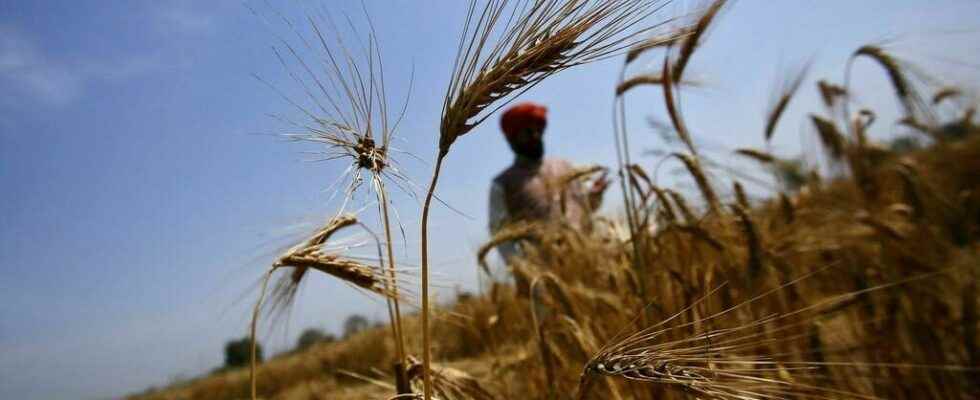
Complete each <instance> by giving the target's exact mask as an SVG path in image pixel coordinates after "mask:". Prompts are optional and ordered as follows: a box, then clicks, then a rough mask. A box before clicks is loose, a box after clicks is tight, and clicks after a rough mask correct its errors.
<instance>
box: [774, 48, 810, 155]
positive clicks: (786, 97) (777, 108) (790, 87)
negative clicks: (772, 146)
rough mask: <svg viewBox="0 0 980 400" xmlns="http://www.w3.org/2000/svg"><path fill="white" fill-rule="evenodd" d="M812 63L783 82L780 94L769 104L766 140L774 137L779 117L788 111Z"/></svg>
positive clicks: (779, 90)
mask: <svg viewBox="0 0 980 400" xmlns="http://www.w3.org/2000/svg"><path fill="white" fill-rule="evenodd" d="M810 65H811V63H807V64H805V65H804V66H803V67H802V68H800V70H799V71H798V72H796V73H795V74H794V75H792V77H791V78H788V79H787V80H786V81H784V82H782V83H781V87H780V88H779V89H777V91H776V93H778V96H777V97H776V100H775V101H773V102H772V104H771V105H770V106H769V111H768V112H766V127H765V130H764V136H765V138H766V141H769V140H770V139H772V135H773V134H774V133H775V132H776V124H777V123H778V122H779V117H781V116H782V115H783V112H785V111H786V107H788V106H789V101H790V100H792V99H793V95H795V94H796V91H797V90H798V89H799V88H800V85H802V84H803V80H804V79H806V74H807V72H808V71H809V69H810Z"/></svg>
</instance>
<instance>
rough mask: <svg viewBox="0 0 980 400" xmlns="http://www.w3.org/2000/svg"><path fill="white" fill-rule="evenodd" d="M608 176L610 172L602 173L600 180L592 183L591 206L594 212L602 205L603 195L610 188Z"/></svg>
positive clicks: (590, 189)
mask: <svg viewBox="0 0 980 400" xmlns="http://www.w3.org/2000/svg"><path fill="white" fill-rule="evenodd" d="M608 175H609V171H602V175H599V178H597V179H596V180H595V181H594V182H592V187H590V188H589V206H590V207H591V208H592V210H593V211H595V210H597V209H599V206H601V205H602V195H603V194H604V193H605V192H606V189H608V188H609V178H607V176H608Z"/></svg>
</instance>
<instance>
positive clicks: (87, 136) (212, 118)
mask: <svg viewBox="0 0 980 400" xmlns="http://www.w3.org/2000/svg"><path fill="white" fill-rule="evenodd" d="M251 3H254V4H256V7H257V8H259V9H264V10H268V9H267V8H263V7H264V6H262V2H260V1H255V2H251ZM272 3H273V8H275V9H278V10H282V11H284V12H285V13H286V14H290V15H295V14H297V13H301V12H302V9H303V7H304V6H303V5H304V4H309V3H310V2H301V1H273V2H272ZM365 3H366V8H367V9H368V11H369V13H370V15H371V16H372V19H373V21H374V24H375V26H376V28H377V33H378V35H379V41H380V42H381V45H382V46H383V49H382V51H383V55H384V57H385V67H386V68H385V74H386V79H387V83H388V85H389V91H390V92H391V93H392V97H393V99H392V102H393V103H396V104H401V102H402V98H403V97H402V96H403V95H404V94H405V89H406V88H407V86H408V81H409V76H410V73H411V71H412V69H413V68H414V74H415V83H414V93H413V96H412V97H411V100H410V101H409V103H408V111H407V116H406V119H405V121H404V123H403V124H402V126H401V128H400V130H399V132H398V137H399V138H400V142H399V143H398V145H399V146H400V147H402V148H403V149H405V150H407V151H409V152H412V153H414V154H415V155H417V156H418V157H420V158H422V159H424V160H431V159H432V156H433V155H434V149H435V145H436V141H437V127H438V117H439V110H440V107H441V101H442V94H443V92H444V90H445V85H446V84H447V81H448V76H449V72H450V68H451V65H452V57H453V54H454V51H455V46H456V37H457V34H458V32H459V28H460V25H461V23H462V18H463V16H464V12H465V9H464V7H465V4H464V3H465V2H462V1H455V0H445V1H424V2H423V1H402V0H366V1H365ZM675 3H676V5H675V6H673V7H669V8H668V9H667V11H668V14H669V13H680V12H682V11H684V10H690V9H692V3H690V2H684V1H680V0H678V1H675ZM323 4H325V5H326V7H327V8H329V9H330V10H331V12H332V13H336V14H337V15H342V13H344V12H347V13H349V14H350V15H351V16H352V20H353V21H354V23H355V25H360V26H361V28H362V29H363V22H364V20H363V18H362V14H361V12H360V7H359V5H358V4H357V3H356V2H347V1H326V0H325V1H324V2H323ZM267 15H268V14H267ZM977 15H980V3H978V2H975V1H970V0H943V1H929V2H926V1H911V0H868V1H861V2H854V1H844V0H825V1H815V0H809V1H803V0H800V1H763V0H742V1H736V2H735V4H734V6H733V7H732V8H730V9H729V10H728V11H727V12H726V13H725V14H724V15H723V18H722V19H721V20H720V21H719V24H718V25H717V26H716V27H715V29H714V30H713V31H712V32H711V36H710V38H709V40H708V42H707V44H706V45H705V47H704V49H703V51H702V52H699V53H698V54H697V55H696V56H695V58H694V60H693V62H692V64H691V66H690V69H689V73H690V76H691V77H692V78H694V79H696V80H698V81H699V82H701V83H702V86H701V87H700V88H697V89H691V90H688V91H687V92H685V96H684V112H685V115H686V116H687V118H688V120H689V124H690V125H691V126H692V129H693V132H694V135H695V137H696V138H697V140H698V141H700V142H702V143H704V145H705V146H706V148H713V149H715V150H716V151H718V152H719V153H720V154H723V153H725V152H726V151H727V150H726V149H728V150H730V149H734V148H737V147H745V146H753V147H761V146H763V141H762V133H761V131H762V126H763V117H764V113H765V108H766V105H767V104H768V102H769V99H770V97H771V94H772V92H773V87H774V85H775V82H776V81H777V80H778V79H780V78H781V77H784V76H785V74H786V72H787V71H788V70H790V69H792V68H793V67H795V66H798V65H799V64H800V63H801V62H803V61H805V60H808V59H813V60H814V61H813V67H812V69H811V74H810V77H811V79H810V80H809V81H808V83H807V84H806V85H805V86H804V88H803V90H802V95H801V96H800V97H799V98H797V99H795V100H794V102H793V103H792V105H791V108H790V111H789V112H788V113H787V115H786V116H785V118H784V119H783V124H782V125H781V126H780V129H779V130H778V132H777V133H776V138H775V141H774V144H773V148H774V149H775V150H776V151H777V152H779V153H780V154H785V155H795V154H799V153H800V152H801V151H806V152H811V153H812V151H813V146H812V145H813V143H815V142H814V140H813V139H812V136H808V135H810V134H809V133H807V132H808V131H807V128H806V126H805V122H806V121H805V120H804V118H803V117H804V116H805V112H809V111H816V110H820V109H821V108H820V107H819V105H818V100H817V97H816V95H815V90H814V89H813V85H812V84H810V82H813V81H814V79H816V78H829V79H831V80H833V81H838V82H839V81H841V80H842V77H843V70H844V65H845V62H846V59H847V55H848V54H849V53H850V52H851V51H853V50H854V49H855V48H857V47H858V46H860V45H862V44H865V43H869V42H878V41H881V40H884V39H897V40H896V41H895V42H894V43H893V45H892V46H891V47H890V48H892V49H894V50H895V51H896V53H897V54H899V55H902V56H904V57H905V58H906V59H908V60H911V61H914V62H916V63H918V64H919V65H922V66H924V67H925V68H926V69H927V70H932V71H941V72H942V73H943V79H946V80H950V81H965V82H968V83H975V82H977V79H976V78H977V75H978V68H980V67H978V66H980V52H978V50H980V48H978V47H980V46H978V45H977V43H980V42H978V41H977V40H976V39H977V23H976V22H975V21H976V16H977ZM283 32H284V30H283V26H282V25H281V24H275V23H274V24H272V26H271V27H269V26H266V25H265V24H264V23H263V21H262V19H261V18H259V17H257V16H255V15H253V14H252V13H251V12H250V11H249V10H248V8H247V7H245V6H244V5H243V2H242V1H238V0H227V1H208V2H201V1H191V0H171V1H149V0H145V1H111V2H110V1H91V0H84V1H83V0H70V1H69V0H63V1H56V0H46V1H27V0H23V1H15V0H0V93H2V94H3V95H2V96H0V188H2V190H0V398H9V399H77V398H82V399H96V398H107V397H108V398H111V397H115V396H121V395H123V394H125V393H129V392H134V391H139V390H141V389H143V388H146V387H148V386H150V385H162V384H165V383H166V382H168V381H169V380H172V379H175V378H178V377H190V376H194V375H196V374H199V373H202V372H205V371H207V370H210V369H213V368H215V367H218V366H219V365H220V364H221V362H222V356H223V355H222V348H223V344H224V343H225V342H226V341H227V340H229V339H233V338H237V337H241V336H243V335H244V334H245V332H246V326H247V321H248V311H247V308H248V307H249V305H250V304H251V302H252V301H253V300H254V298H255V296H256V292H255V291H254V284H255V282H256V280H257V279H258V277H259V276H260V274H261V273H262V271H263V268H265V267H266V266H267V265H268V264H269V262H270V260H271V259H272V257H273V255H274V254H275V253H276V252H277V251H279V250H280V249H281V248H282V246H284V245H286V244H289V243H290V242H291V241H295V240H298V239H300V238H301V235H302V234H303V233H304V232H307V231H309V230H310V229H312V228H313V226H314V224H316V223H319V222H321V221H322V220H323V219H325V218H326V216H327V215H328V214H329V213H331V212H332V211H333V210H335V205H334V204H328V202H327V200H328V197H329V196H328V193H325V192H324V189H325V188H326V187H327V186H329V184H330V182H332V180H333V178H335V177H336V176H337V174H339V173H340V172H341V171H342V170H343V169H344V168H345V167H346V165H342V164H340V163H309V162H305V161H304V159H305V158H304V157H305V156H304V154H303V153H302V152H303V151H305V150H310V147H308V146H302V145H297V144H291V143H284V142H283V141H282V140H280V139H277V138H276V137H274V136H270V135H256V134H255V133H275V132H282V131H283V126H282V125H281V124H279V123H278V122H276V120H275V119H273V118H271V117H269V116H268V114H270V113H280V114H287V115H290V114H291V113H292V114H293V115H295V112H294V111H293V110H292V109H290V107H289V105H288V104H287V103H285V102H284V101H282V100H281V99H280V98H279V97H278V96H277V95H276V94H275V93H274V92H273V91H272V90H270V89H269V88H268V87H266V86H264V85H262V84H261V83H260V82H258V81H257V80H256V79H254V78H253V77H252V74H255V75H258V76H260V77H262V78H263V79H265V80H267V81H269V82H270V83H272V85H273V86H275V87H277V88H280V89H281V90H283V91H284V92H286V93H287V94H288V95H290V96H298V95H299V94H298V93H299V92H298V90H297V88H296V87H295V84H293V83H292V82H291V81H290V80H289V79H288V77H287V76H286V74H285V73H284V71H283V69H282V68H281V66H280V65H279V63H278V61H276V59H275V56H274V55H273V53H272V51H271V46H272V45H275V44H276V40H275V34H276V33H280V34H281V33H283ZM656 60H657V59H654V58H651V59H649V60H648V61H649V62H648V63H646V65H639V67H638V68H635V69H634V71H643V70H644V67H649V68H650V69H651V70H652V69H654V68H655V64H656ZM620 62H621V61H620V60H613V61H610V62H605V63H600V64H595V65H591V66H585V67H580V68H578V69H575V70H570V71H566V72H564V73H562V74H560V75H559V76H556V77H554V78H553V79H550V80H549V81H547V82H546V83H544V84H542V85H540V86H539V87H537V88H535V89H534V90H532V91H530V92H528V93H527V94H526V95H525V96H524V97H523V99H527V100H535V101H539V102H543V103H546V104H547V105H548V106H549V107H550V118H551V119H550V122H549V129H548V132H547V135H546V143H547V152H548V153H549V154H551V155H554V156H561V157H566V158H569V159H572V160H574V161H576V162H579V163H603V164H606V165H612V164H614V155H613V154H614V153H613V148H612V144H611V134H610V126H611V123H610V118H611V117H610V114H611V104H612V97H611V92H612V88H613V86H614V85H615V80H616V76H617V70H618V66H619V63H620ZM854 80H855V83H854V87H855V88H856V90H857V91H858V92H859V93H860V95H861V96H862V97H860V100H861V101H862V102H864V103H867V104H871V105H874V106H875V107H876V109H878V110H880V112H879V117H880V118H879V121H883V122H880V123H879V124H878V125H876V127H875V132H874V135H875V136H876V137H879V138H883V137H888V136H891V135H894V134H895V132H896V131H897V130H898V128H896V127H895V126H894V125H893V124H892V123H891V122H890V121H892V120H894V117H895V115H896V114H895V109H896V104H895V101H894V100H893V98H892V97H891V96H890V95H889V94H888V93H889V92H890V88H889V87H888V84H887V80H886V79H885V77H884V75H883V74H882V73H881V71H880V70H879V69H878V68H877V66H875V65H872V64H871V63H868V62H867V61H863V62H859V63H858V64H857V66H856V69H855V79H854ZM657 96H658V92H657V91H655V90H652V89H648V90H646V91H645V92H641V93H640V94H637V95H631V96H630V97H629V102H630V103H629V104H630V107H629V115H630V117H629V120H630V127H631V132H632V134H633V142H634V148H635V149H636V152H637V155H636V156H637V157H639V158H638V160H640V161H641V162H643V163H646V164H647V165H651V166H652V165H653V163H654V162H655V161H656V160H655V159H653V158H649V157H647V158H642V157H640V156H639V153H640V152H641V151H642V150H645V149H652V148H657V147H658V146H662V145H663V144H662V142H661V141H660V140H659V139H657V136H656V135H655V134H654V133H652V132H651V130H650V129H649V128H647V127H646V123H645V121H646V118H647V117H648V116H654V117H657V118H661V117H662V116H663V113H662V111H661V107H662V103H661V102H660V101H659V97H657ZM885 121H887V122H885ZM801 138H802V139H801ZM801 143H802V144H801ZM510 158H511V155H510V153H509V150H508V148H507V147H506V145H505V143H504V141H503V140H502V138H501V137H500V134H499V132H498V129H497V121H496V118H492V119H490V120H488V122H487V123H486V124H484V125H483V126H481V127H479V128H478V129H476V130H475V131H473V132H472V133H470V134H469V135H467V136H465V137H464V138H462V139H461V140H460V141H459V142H458V143H457V144H456V145H455V147H454V149H453V153H452V155H451V156H450V157H449V159H448V161H447V163H448V164H447V167H446V168H447V170H446V171H445V174H444V175H443V178H442V180H441V182H440V190H439V193H440V195H441V197H442V198H443V199H445V200H446V201H447V202H448V203H450V204H451V205H452V206H454V207H455V208H457V209H458V210H460V211H461V213H462V214H465V216H464V215H460V214H456V213H453V212H450V211H448V210H446V209H445V208H440V209H439V210H437V211H436V212H435V214H434V215H433V221H432V230H433V239H432V242H433V253H434V256H435V260H436V264H437V270H438V272H439V273H440V280H441V281H442V282H444V283H445V285H446V286H448V287H452V286H454V285H460V286H461V287H463V288H468V289H470V290H476V287H477V284H476V282H477V278H476V268H475V265H476V264H475V261H474V258H473V253H474V249H475V248H476V247H477V246H479V244H480V243H481V242H482V241H483V240H484V239H485V238H486V237H487V234H486V206H487V205H486V199H487V187H488V182H489V180H490V179H491V178H492V177H493V175H494V174H495V173H496V172H497V171H499V170H500V169H502V168H504V167H506V166H507V165H508V163H509V162H510ZM402 163H403V164H404V166H405V169H406V172H407V174H408V175H409V176H410V177H412V178H413V179H414V180H415V181H416V182H420V183H421V182H425V181H426V179H427V177H428V173H429V172H430V166H429V165H428V164H427V163H423V162H417V161H413V160H412V159H410V158H403V160H402ZM663 170H664V171H663V172H661V174H660V176H661V179H664V180H670V179H673V178H672V177H671V176H670V174H669V173H668V172H666V171H668V170H669V168H664V169H663ZM679 184H685V182H683V179H682V182H679ZM618 196H619V194H618V193H616V192H610V193H609V195H608V196H607V199H609V201H608V202H607V207H606V210H608V211H609V212H614V211H615V209H616V201H615V200H616V198H618ZM396 200H397V201H398V202H399V204H400V206H399V212H400V215H401V219H402V221H403V224H404V226H405V229H406V232H407V243H406V244H407V245H406V246H403V247H402V251H401V252H400V254H401V258H402V259H405V260H407V261H408V262H409V263H412V262H414V261H415V260H417V258H418V256H417V253H418V250H417V244H418V240H417V237H418V234H417V231H418V224H417V220H418V214H419V213H418V209H417V207H416V206H415V204H414V203H413V201H412V200H411V199H409V198H407V197H405V196H398V197H396ZM364 218H366V219H367V220H368V222H373V218H374V216H373V214H371V213H365V214H364ZM406 253H407V254H406ZM316 278H317V279H314V280H312V281H311V282H310V284H309V285H307V286H306V287H304V289H303V292H302V294H301V296H300V298H299V299H298V304H297V308H296V309H295V311H294V312H293V314H292V315H291V317H290V319H289V329H279V330H276V331H273V332H271V333H266V334H265V335H264V341H265V342H266V345H267V346H269V347H270V348H271V350H273V351H281V350H284V349H287V348H289V347H291V346H292V344H293V343H294V342H295V339H296V336H297V335H298V334H299V333H300V332H301V331H302V329H304V328H307V327H320V328H323V329H327V330H331V331H335V332H336V331H338V330H339V326H340V324H341V322H342V321H343V319H344V318H345V317H346V316H347V315H350V314H352V313H361V314H364V315H367V316H368V317H370V318H373V319H375V320H381V319H382V318H383V317H384V316H385V314H384V312H383V307H382V304H380V303H379V302H378V301H377V300H374V299H372V298H371V297H369V296H366V295H364V294H362V293H359V292H357V291H354V290H352V289H350V288H348V287H347V286H345V285H344V284H341V283H338V282H334V281H331V280H329V279H324V278H321V277H316Z"/></svg>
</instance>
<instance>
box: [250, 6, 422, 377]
mask: <svg viewBox="0 0 980 400" xmlns="http://www.w3.org/2000/svg"><path fill="white" fill-rule="evenodd" d="M252 11H253V13H255V14H256V15H257V16H260V17H261V16H262V15H261V13H259V12H257V11H256V10H254V9H253V10H252ZM272 12H273V14H274V15H275V16H276V17H278V18H279V19H280V20H281V23H282V24H283V25H285V26H286V27H288V29H289V31H290V33H291V34H292V37H293V38H292V40H287V38H286V37H283V36H278V35H277V39H278V42H279V46H277V47H274V48H273V51H274V52H275V55H276V57H277V59H278V60H279V62H280V63H281V64H282V66H283V68H284V69H285V70H286V72H287V74H288V75H289V77H290V78H291V79H292V80H293V82H294V83H295V84H297V86H299V87H300V88H302V93H303V94H304V98H303V99H302V100H300V99H291V98H288V97H287V96H285V95H284V94H283V93H282V92H281V91H279V90H278V89H276V88H275V87H273V86H272V85H269V86H270V87H271V88H272V89H273V90H275V91H276V92H277V93H278V94H279V95H280V96H281V97H283V98H284V99H285V100H286V101H287V102H288V103H289V104H291V105H292V106H293V107H294V108H296V109H297V110H298V111H299V112H300V113H301V114H302V115H303V116H304V117H305V120H304V121H293V120H290V119H287V118H280V119H281V120H282V121H284V122H286V123H287V124H288V125H289V126H291V128H292V130H293V132H290V133H287V134H285V135H284V136H285V137H287V138H288V139H290V140H294V141H305V142H312V143H315V144H318V145H320V146H322V147H321V148H320V149H319V150H318V151H315V152H313V154H315V155H316V159H315V161H335V160H347V161H348V162H349V164H348V167H347V168H346V170H345V171H344V173H342V174H341V176H340V177H339V178H338V179H337V180H336V181H335V182H334V184H333V185H331V187H330V188H328V190H331V189H333V187H334V186H337V187H336V191H335V192H334V194H336V193H337V192H339V191H340V187H339V186H338V185H339V184H340V183H341V182H343V181H345V180H347V181H348V183H347V185H346V188H344V190H343V192H344V203H343V205H342V206H341V208H340V212H338V215H340V214H341V213H343V211H344V209H345V208H346V205H347V202H348V201H349V200H350V199H351V198H352V197H353V196H354V194H355V192H356V191H357V190H358V189H359V188H360V187H361V186H362V184H363V183H364V181H365V177H364V175H368V176H369V180H370V188H371V190H372V192H373V194H374V196H375V198H376V199H377V201H378V212H379V215H380V216H381V224H382V226H383V232H384V239H385V240H384V246H385V248H386V250H387V251H386V252H385V254H384V255H381V257H383V260H382V265H386V266H387V274H388V277H387V278H386V279H384V280H383V281H382V282H383V283H384V284H386V285H391V287H387V288H385V290H386V291H390V292H391V293H392V296H386V302H387V306H388V309H389V318H390V319H391V326H392V331H393V335H394V336H395V338H394V339H395V346H396V352H397V354H398V359H399V363H400V364H401V365H403V366H404V365H405V363H406V361H405V351H404V338H403V335H402V322H401V306H400V304H399V302H400V301H399V299H400V298H401V296H399V295H398V290H399V288H398V287H397V282H398V279H397V276H396V272H395V271H396V268H397V262H396V260H395V256H394V251H393V236H392V232H391V223H392V222H391V220H390V218H389V206H390V204H391V199H390V196H389V192H388V187H389V185H391V186H394V187H397V188H399V189H401V190H402V191H404V192H406V193H407V194H409V195H410V196H413V197H414V196H415V192H414V189H413V188H414V183H412V182H411V181H410V180H409V178H408V177H407V176H405V175H404V174H403V173H402V172H401V170H400V165H399V163H398V160H397V159H396V158H395V157H393V155H394V154H396V153H400V152H401V151H400V150H398V149H396V148H394V147H393V143H392V140H393V138H394V136H395V134H396V132H397V129H398V126H399V124H400V122H401V119H402V117H403V116H404V114H405V111H406V109H407V106H408V100H407V97H410V96H411V86H412V85H411V83H410V84H409V89H408V93H407V94H406V100H405V105H404V106H403V107H402V109H401V110H400V113H399V114H398V115H397V118H396V116H395V115H394V114H393V112H392V111H393V110H391V109H390V106H389V103H388V93H387V89H386V86H385V74H384V64H383V58H382V55H381V48H380V45H379V43H378V41H377V34H376V32H375V31H374V26H373V24H372V22H371V19H370V17H366V20H367V23H368V25H369V28H370V30H369V33H368V35H367V41H366V45H365V43H364V42H360V41H359V42H358V44H359V45H360V47H359V48H351V47H349V46H348V45H347V44H345V43H344V41H343V40H342V39H341V33H340V31H339V30H338V28H337V26H336V24H335V23H334V21H333V19H332V18H331V16H330V15H329V14H327V13H326V12H321V13H314V12H312V11H310V12H308V13H307V15H306V16H305V20H304V21H301V22H295V21H292V20H291V19H289V18H287V17H286V16H285V15H283V14H281V13H279V12H277V11H275V10H273V11H272ZM365 14H367V11H366V10H365ZM304 27H305V30H304ZM351 29H352V30H353V31H354V32H353V33H354V34H355V35H359V32H357V31H356V30H355V29H354V28H353V24H352V23H351ZM260 80H261V79H260ZM263 82H265V81H263ZM304 102H305V103H307V104H309V105H308V106H307V105H303V104H301V103H304ZM292 261H293V262H294V263H310V262H314V261H315V260H305V261H304V260H299V259H296V260H292ZM305 270H306V269H301V270H300V269H298V270H297V273H298V274H300V276H302V274H303V273H305ZM299 271H304V272H299ZM350 278H353V277H350ZM280 283H288V282H286V281H282V282H280ZM285 287H289V286H288V285H287V286H285ZM399 389H400V390H405V388H399Z"/></svg>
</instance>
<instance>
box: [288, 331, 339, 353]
mask: <svg viewBox="0 0 980 400" xmlns="http://www.w3.org/2000/svg"><path fill="white" fill-rule="evenodd" d="M336 340H337V338H336V337H334V335H332V334H329V333H326V332H324V331H322V330H320V329H317V328H309V329H307V330H305V331H303V333H302V334H300V335H299V340H297V341H296V350H303V349H306V348H308V347H310V346H312V345H314V344H317V343H320V342H333V341H336Z"/></svg>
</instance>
